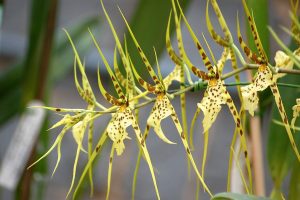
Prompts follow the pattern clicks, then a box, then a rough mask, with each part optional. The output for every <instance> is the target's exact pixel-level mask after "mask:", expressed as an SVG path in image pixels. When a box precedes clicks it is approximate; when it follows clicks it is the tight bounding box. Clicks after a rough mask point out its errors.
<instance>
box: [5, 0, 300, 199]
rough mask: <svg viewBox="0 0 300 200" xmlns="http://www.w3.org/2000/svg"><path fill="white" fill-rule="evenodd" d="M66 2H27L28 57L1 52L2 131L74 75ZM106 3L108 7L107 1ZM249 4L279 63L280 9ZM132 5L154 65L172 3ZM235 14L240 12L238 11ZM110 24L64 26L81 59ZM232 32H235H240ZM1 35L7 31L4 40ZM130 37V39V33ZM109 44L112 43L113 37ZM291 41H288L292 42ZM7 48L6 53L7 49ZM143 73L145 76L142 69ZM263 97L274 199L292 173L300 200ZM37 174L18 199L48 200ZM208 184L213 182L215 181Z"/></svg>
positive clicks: (263, 1) (298, 173)
mask: <svg viewBox="0 0 300 200" xmlns="http://www.w3.org/2000/svg"><path fill="white" fill-rule="evenodd" d="M61 1H62V0H43V1H41V0H29V1H27V2H26V3H27V4H28V5H29V6H28V5H27V7H28V10H29V11H28V13H30V15H29V17H28V19H29V20H28V21H29V22H28V28H27V30H28V34H27V40H26V41H27V45H26V50H25V53H24V56H19V57H17V59H15V58H13V59H10V58H8V60H9V62H6V61H5V60H6V59H7V58H6V57H7V56H6V55H5V53H3V50H2V51H1V55H0V56H1V57H2V59H1V63H0V64H1V66H0V112H1V114H0V125H4V124H6V123H9V122H10V119H12V118H13V117H15V116H16V115H19V114H20V113H22V111H23V110H24V109H25V108H26V105H27V103H28V102H29V101H31V100H33V99H40V100H42V101H43V102H44V103H46V104H47V103H48V102H49V97H51V92H52V89H53V87H54V86H55V84H56V83H57V82H59V81H60V80H63V79H64V78H65V77H66V76H67V75H68V74H70V73H72V70H71V68H72V64H73V58H74V55H73V52H72V49H71V48H70V45H69V42H68V40H67V37H65V35H64V33H63V32H62V31H61V29H60V28H58V25H57V24H58V21H59V17H61V16H60V15H63V14H64V13H60V12H59V11H60V5H61ZM227 1H228V2H229V1H234V2H238V3H239V4H241V2H240V1H237V0H227ZM9 2H10V0H1V1H0V24H1V30H2V25H3V22H2V21H4V22H5V20H6V19H5V18H3V12H4V13H5V10H6V5H7V4H9ZM104 2H105V3H107V4H108V2H107V1H104ZM191 2H193V1H192V0H184V1H181V5H182V7H183V8H187V7H188V5H189V4H190V3H191ZM247 2H248V5H249V8H251V9H252V10H253V14H254V18H255V19H256V23H257V27H258V31H259V33H260V37H261V39H262V41H263V46H264V48H265V50H266V52H267V54H268V55H269V57H270V61H271V62H273V59H272V56H273V55H274V49H277V48H274V46H272V45H271V43H272V42H271V41H273V40H272V38H271V37H270V34H269V32H268V30H267V25H269V24H270V22H272V17H274V11H271V13H273V14H270V12H269V10H270V9H272V8H274V4H272V1H268V0H260V1H257V0H249V1H247ZM274 2H275V1H274ZM276 2H277V4H278V5H281V3H282V2H286V1H284V0H282V1H280V0H277V1H276ZM68 3H70V4H72V1H69V2H68ZM81 3H82V2H81ZM97 3H98V2H97ZM120 3H121V2H120ZM131 3H132V7H133V8H130V9H129V10H132V11H130V16H127V15H126V12H125V16H126V17H128V18H130V23H131V27H132V30H133V32H134V33H135V36H136V38H137V39H138V41H139V42H140V45H141V46H142V48H143V50H144V52H145V53H146V55H148V57H149V58H150V59H149V60H150V61H151V62H152V63H153V62H154V54H153V50H152V49H153V46H155V48H156V50H157V52H158V54H159V55H163V53H164V51H165V30H166V26H167V19H168V16H169V11H170V10H171V2H170V1H161V0H140V1H135V2H133V1H132V2H131ZM110 4H113V5H116V4H117V3H116V2H115V1H112V2H110ZM271 4H272V5H273V7H272V6H271ZM95 5H97V7H98V10H99V11H100V4H99V3H98V4H95ZM285 5H286V4H285ZM128 7H131V6H128ZM121 8H122V6H121ZM287 8H288V7H284V8H281V9H283V10H285V11H284V12H286V11H287V10H286V9H287ZM221 9H222V7H221ZM277 9H278V8H277ZM79 11H80V9H79ZM77 12H78V11H77ZM233 12H236V11H235V10H234V11H233ZM78 13H79V12H78ZM286 13H287V12H286ZM279 14H280V13H279ZM4 16H6V17H10V15H9V14H7V13H6V15H4ZM203 16H204V14H203ZM269 16H270V17H271V19H270V18H269ZM198 17H199V16H198ZM286 17H287V15H286ZM225 19H226V16H225ZM232 23H235V21H234V20H233V22H232ZM104 24H105V21H104V20H103V18H101V17H99V14H98V13H97V15H96V16H92V17H91V16H89V17H85V19H83V20H81V21H75V20H74V21H73V23H71V24H67V25H65V24H64V25H63V26H68V28H67V30H68V31H69V32H70V35H71V37H72V39H73V41H74V42H75V43H76V46H77V49H78V51H79V54H80V55H88V53H89V52H90V51H91V47H92V45H91V40H90V36H89V34H88V31H87V28H88V27H89V28H91V29H92V30H96V31H97V33H95V35H98V34H99V35H101V34H103V33H104V32H103V29H105V28H107V27H106V26H105V25H104ZM271 25H272V24H271ZM116 26H117V25H116ZM202 27H205V26H204V24H202ZM233 27H235V25H233ZM117 29H118V26H117ZM232 30H233V32H235V29H232ZM119 31H120V30H119ZM201 31H203V30H201ZM197 32H198V31H197ZM1 33H2V31H1V32H0V34H1ZM121 33H122V32H121ZM246 33H247V35H248V42H249V45H250V47H252V49H255V48H254V47H255V45H254V43H253V39H252V38H251V37H250V36H249V35H250V34H249V28H248V29H247V31H246ZM125 35H126V37H127V36H128V33H126V34H125ZM1 36H2V35H0V37H1ZM119 36H120V38H122V37H121V34H119ZM107 38H108V40H109V37H107ZM128 38H129V37H128ZM1 40H3V38H1ZM111 40H112V39H111ZM286 41H288V39H287V40H286ZM2 43H3V42H2ZM286 43H287V42H286ZM105 45H106V44H105ZM1 48H3V47H2V46H1ZM290 48H291V49H292V50H293V49H294V48H296V47H295V43H294V42H293V41H291V44H290ZM128 51H129V52H130V54H131V58H132V60H133V63H135V64H136V66H143V65H142V62H141V60H140V57H139V56H138V52H137V51H136V48H135V46H134V44H133V43H132V42H129V43H128ZM108 53H111V52H108ZM87 57H88V56H87ZM3 60H4V61H3ZM11 60H12V61H11ZM88 60H89V59H88V58H87V61H88ZM7 63H8V64H7ZM94 63H95V62H94ZM90 65H92V64H90ZM91 69H92V68H90V69H89V68H88V69H87V70H91ZM94 69H95V68H94ZM93 71H94V70H93ZM140 72H141V73H142V72H143V71H142V69H141V68H140ZM280 81H281V82H284V83H293V84H299V85H300V79H299V77H298V76H293V75H290V76H286V77H285V78H283V79H282V80H280ZM280 92H281V94H282V99H283V102H284V106H285V108H286V111H287V114H288V116H292V110H291V107H292V106H293V105H294V104H295V99H296V98H297V97H299V93H300V91H299V90H297V91H295V90H294V89H286V88H285V89H284V90H280ZM261 96H262V99H263V100H262V101H261V102H260V105H261V107H260V110H261V113H262V114H263V115H261V116H264V117H266V118H268V119H267V120H264V119H263V118H262V120H261V121H262V122H264V124H263V129H264V130H267V128H266V127H268V129H269V131H268V132H263V134H267V135H268V136H267V137H268V141H267V145H266V147H264V150H265V151H267V161H268V164H267V165H268V168H269V174H267V175H269V176H271V178H272V180H273V184H274V185H273V190H272V193H271V195H272V197H273V198H275V199H280V197H281V192H282V191H283V190H282V184H283V182H284V181H285V180H286V179H287V176H288V175H289V174H290V173H292V174H291V177H292V178H290V179H289V183H288V186H287V187H288V188H289V189H285V192H287V193H288V194H289V195H288V196H287V199H291V200H293V199H297V198H298V197H299V196H300V194H299V189H297V188H299V184H300V178H299V177H300V167H299V163H298V162H296V159H295V156H294V154H293V151H292V149H291V147H290V145H289V140H288V137H287V135H286V134H285V130H284V128H283V127H280V126H278V125H274V124H272V122H271V119H273V118H274V119H280V117H279V114H278V112H277V110H276V108H274V109H272V110H270V104H272V101H271V100H270V99H271V98H270V93H269V92H265V93H263V94H261ZM48 119H49V118H47V120H48ZM299 121H300V120H298V122H299ZM298 125H299V123H298ZM47 127H49V124H48V123H47V121H45V125H44V126H43V130H41V133H43V132H45V130H46V129H47ZM1 135H2V134H1V133H0V140H1ZM295 137H296V141H297V144H298V148H300V136H299V135H297V136H295ZM47 141H48V136H47V134H41V137H40V138H39V140H38V141H37V143H36V146H39V147H42V148H36V149H35V150H33V152H32V156H31V160H30V161H29V162H31V161H32V159H35V158H36V156H37V155H39V154H41V153H43V152H45V150H46V149H47V144H48V142H47ZM0 160H1V159H0ZM224 166H225V165H224ZM33 170H34V172H35V173H39V174H40V175H41V176H46V174H47V173H48V170H49V169H48V164H47V162H46V160H44V161H43V162H42V163H41V164H39V165H37V166H36V167H35V168H33ZM32 174H33V171H31V170H29V171H25V172H24V175H23V178H22V180H21V182H20V184H19V187H18V190H17V192H16V195H14V196H15V198H16V199H43V197H44V194H43V191H44V187H45V184H44V183H43V181H40V182H32ZM207 178H208V179H209V177H207ZM35 181H36V180H35ZM31 186H34V187H36V188H37V189H34V190H32V188H31ZM286 190H288V191H286ZM0 191H1V189H0ZM32 191H34V192H32ZM30 192H32V193H31V194H30ZM225 196H226V195H225ZM224 198H225V197H224ZM238 198H240V197H237V199H238ZM215 199H218V198H215Z"/></svg>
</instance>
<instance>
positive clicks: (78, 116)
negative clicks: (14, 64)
mask: <svg viewBox="0 0 300 200" xmlns="http://www.w3.org/2000/svg"><path fill="white" fill-rule="evenodd" d="M65 32H66V35H67V37H68V39H69V41H70V43H71V45H72V48H73V51H74V54H75V60H74V80H75V85H76V88H77V91H78V93H79V95H80V96H81V98H82V99H83V100H84V101H86V102H87V104H88V105H87V109H66V108H53V107H43V108H45V109H48V110H52V111H55V112H57V113H59V114H60V115H62V116H63V118H62V119H61V120H60V121H59V122H57V123H56V124H54V125H53V126H52V127H51V128H50V129H54V128H57V127H59V126H63V129H62V131H61V132H60V133H59V135H58V136H57V138H56V140H55V142H54V143H53V145H52V146H51V147H50V148H49V150H48V151H47V152H46V153H45V154H44V155H43V156H41V157H40V158H39V159H38V160H37V161H35V162H34V163H33V164H32V165H31V166H30V167H32V166H33V165H35V164H36V163H38V162H39V161H40V160H41V159H43V158H45V157H46V156H48V155H49V154H50V153H51V152H52V150H53V149H54V148H55V147H56V146H57V161H56V165H55V167H54V170H53V173H52V176H53V175H54V173H55V171H56V169H57V167H58V165H59V163H60V160H61V142H62V139H63V137H64V136H65V134H66V132H67V131H68V130H70V129H72V135H73V138H74V140H75V142H76V143H77V151H76V156H75V161H74V166H73V176H72V182H71V186H70V189H69V191H68V193H67V196H68V195H69V194H70V192H71V190H72V188H73V185H74V181H75V177H76V171H77V164H78V160H79V155H80V151H83V152H85V153H87V154H88V157H89V159H90V157H91V154H92V148H93V147H92V143H93V129H94V119H95V118H97V117H99V116H100V115H101V114H102V113H101V112H99V111H95V108H96V107H99V108H101V109H106V108H105V107H104V106H102V105H101V104H99V103H98V102H97V101H96V98H95V95H94V93H93V91H92V88H91V86H90V83H89V81H88V78H87V76H86V73H85V69H84V64H83V63H82V62H81V60H80V58H79V55H78V53H77V50H76V48H75V46H74V44H73V41H72V39H71V37H70V35H69V33H68V32H67V31H66V30H65ZM77 65H78V68H79V70H80V73H81V76H82V86H81V85H80V83H79V81H78V78H77V72H76V69H77ZM62 113H74V115H70V114H62ZM50 129H49V130H50ZM86 129H88V151H86V150H84V148H83V145H82V141H83V138H84V134H85V132H86ZM89 181H90V186H91V193H93V179H92V168H89Z"/></svg>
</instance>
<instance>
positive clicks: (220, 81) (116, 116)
mask: <svg viewBox="0 0 300 200" xmlns="http://www.w3.org/2000/svg"><path fill="white" fill-rule="evenodd" d="M242 3H243V6H244V10H245V13H246V16H247V19H248V22H249V25H250V27H251V32H252V35H253V38H254V41H255V44H256V47H257V50H258V53H259V54H258V55H257V54H255V53H254V52H252V50H251V49H250V48H249V47H248V46H247V45H246V43H245V42H244V40H243V37H242V34H241V32H240V26H239V21H238V18H237V36H238V41H239V43H240V46H241V49H242V50H243V52H244V53H245V55H246V57H247V58H248V59H249V60H250V61H252V63H251V64H249V63H246V61H245V60H244V58H243V56H242V55H241V53H240V51H239V49H238V48H237V47H236V46H235V44H234V42H233V37H232V35H231V32H230V30H229V28H228V26H227V24H226V21H225V19H224V18H223V15H222V13H221V11H220V8H219V6H218V4H217V2H216V0H208V1H207V7H206V24H207V28H208V30H209V33H210V35H211V37H212V38H213V40H214V41H215V42H216V43H217V44H218V45H220V46H221V47H222V48H223V53H222V55H221V57H220V59H219V60H218V61H216V60H215V58H214V55H213V53H212V52H211V50H210V47H209V46H208V44H207V43H206V45H207V46H208V48H209V50H210V54H211V57H212V60H210V59H209V57H208V55H207V53H206V52H205V50H204V48H203V46H202V44H201V43H200V41H199V39H198V38H197V36H196V34H195V32H194V31H193V29H192V28H191V26H190V24H189V22H188V20H187V18H186V17H185V15H184V13H183V11H182V8H181V7H180V4H179V2H178V0H172V12H171V13H170V17H169V21H168V26H167V30H166V47H167V51H168V54H169V56H170V58H171V60H172V61H173V62H174V64H175V67H174V69H173V71H172V72H171V73H170V74H169V75H168V76H166V77H165V78H163V77H162V75H161V72H160V66H159V63H158V59H157V55H156V52H155V49H154V53H155V57H156V61H157V62H156V67H157V73H156V72H155V71H154V68H153V66H152V65H151V64H150V62H149V61H148V58H147V56H146V55H145V54H144V52H143V50H142V47H141V46H140V45H139V43H138V41H137V40H136V38H135V36H134V33H133V32H132V30H131V28H130V26H129V24H128V22H127V21H126V19H125V17H124V15H123V14H122V12H121V10H120V13H121V15H122V17H123V19H124V21H125V23H126V26H127V28H128V31H129V33H130V35H131V37H132V39H133V42H134V44H135V46H136V48H137V51H138V53H139V55H140V57H141V59H142V61H143V63H144V65H145V66H144V67H145V69H146V70H147V72H148V73H149V75H150V77H151V79H152V81H153V84H152V83H149V82H148V81H146V80H145V79H144V78H142V76H141V75H140V74H139V73H138V72H137V70H136V68H135V65H134V63H133V62H132V60H131V58H130V54H129V52H128V51H127V48H126V46H125V48H123V46H122V44H121V42H120V40H119V38H118V36H117V34H116V31H115V29H114V26H113V24H112V22H111V20H110V17H109V15H108V14H107V11H106V9H105V7H104V5H103V2H102V0H101V5H102V8H103V11H104V13H105V16H106V19H107V21H108V23H109V25H110V28H111V30H112V33H113V36H114V39H115V42H116V48H115V51H114V66H113V68H112V67H111V66H110V65H109V63H108V61H107V60H106V58H105V56H104V54H103V52H102V49H101V47H100V45H99V43H98V42H97V41H96V39H95V37H94V35H93V34H92V32H91V31H90V34H91V37H92V40H93V42H94V44H95V46H96V48H97V50H98V52H99V55H100V57H101V59H102V60H103V63H104V65H105V67H106V69H107V72H108V74H109V77H110V78H111V80H112V83H113V86H114V88H115V91H116V96H114V95H112V94H110V93H109V92H107V91H106V89H105V88H104V87H103V84H102V81H101V75H100V71H99V70H98V85H99V89H100V92H101V94H102V95H103V97H104V98H105V99H106V100H107V101H108V102H109V103H110V104H112V106H111V107H110V108H106V107H104V106H103V105H101V104H100V103H99V102H97V100H96V98H95V95H94V92H93V90H92V88H91V86H90V83H89V81H88V78H87V76H86V73H85V66H84V63H83V62H82V61H81V59H80V56H79V55H78V53H77V50H76V48H75V45H74V44H73V42H72V39H71V37H70V35H69V34H68V32H67V31H66V34H67V36H68V38H69V40H70V43H71V45H72V48H73V50H74V53H75V61H74V77H75V84H76V87H77V90H78V93H79V95H80V96H81V97H82V98H83V99H84V100H85V101H86V103H87V108H86V109H66V108H53V107H43V108H45V109H48V110H51V111H54V112H57V113H59V114H60V115H62V116H63V118H62V119H61V120H60V121H59V122H57V123H56V124H54V125H53V126H52V127H51V128H50V129H53V128H56V127H59V126H62V127H63V129H62V131H61V132H60V134H59V135H58V136H57V138H56V140H55V142H54V144H53V145H52V147H51V148H50V149H49V150H48V151H47V152H46V153H45V154H44V155H43V156H42V157H41V158H40V159H38V160H37V161H36V162H35V163H33V164H32V165H34V164H36V163H37V162H39V161H40V160H41V159H43V158H45V157H46V156H47V155H48V154H49V153H51V152H52V150H53V149H54V148H57V155H58V157H57V162H56V166H55V168H54V171H53V174H54V172H55V171H56V169H57V166H58V164H59V162H60V159H61V152H60V149H61V142H62V139H63V137H64V135H65V134H66V133H67V131H69V130H72V134H73V137H74V140H75V142H76V143H77V145H78V147H77V151H76V156H75V162H74V167H73V178H72V182H71V186H70V189H69V192H68V194H67V195H69V194H70V193H71V192H72V191H73V187H74V183H75V177H76V173H77V164H78V160H79V156H80V153H81V152H85V153H87V154H88V162H87V164H86V166H85V168H84V170H83V172H82V174H81V176H80V178H79V181H78V184H77V186H76V189H75V191H74V193H73V196H74V197H75V196H76V194H77V192H78V189H79V187H80V185H81V184H82V182H83V180H84V178H85V177H86V176H87V174H88V177H89V181H90V185H91V192H93V187H94V186H93V177H92V174H93V171H92V170H93V167H92V166H93V162H94V161H95V158H96V157H97V156H98V155H99V154H100V152H101V149H102V147H103V145H104V143H105V142H106V141H107V140H111V141H112V147H111V152H110V158H109V167H108V181H107V185H108V186H107V196H106V198H107V199H108V198H109V191H110V184H111V173H112V164H113V159H114V154H115V152H116V154H117V155H118V156H120V155H122V153H123V152H124V150H125V145H124V140H125V139H130V138H131V137H130V136H129V134H128V133H127V131H126V129H127V128H128V127H130V126H131V127H132V128H133V130H134V132H135V136H136V138H137V141H138V144H139V148H140V153H139V155H138V156H139V158H138V163H137V168H138V166H139V162H140V158H141V156H142V155H143V158H144V159H145V160H146V162H147V164H148V166H149V170H150V173H151V176H152V180H153V184H154V188H155V192H156V196H157V199H160V195H159V190H158V186H157V183H156V176H155V173H154V169H153V165H152V162H151V158H150V155H149V152H148V148H147V145H146V138H147V136H148V133H149V131H150V128H151V127H152V128H153V129H154V132H155V133H156V134H157V136H158V137H159V138H160V139H162V140H163V141H164V142H166V143H168V144H174V143H175V142H173V141H170V140H169V139H168V138H167V137H166V135H165V134H164V132H163V130H162V128H161V121H162V120H163V119H165V118H167V117H171V119H172V120H173V122H174V125H175V127H176V129H177V132H178V134H179V136H180V138H181V142H182V144H183V146H184V148H185V150H186V155H187V158H188V163H189V165H190V164H191V166H192V168H193V170H194V171H195V173H196V175H197V177H198V179H199V181H200V182H201V184H202V186H203V188H204V189H205V191H206V192H207V193H208V194H209V195H210V196H212V195H213V194H212V193H211V191H210V189H209V187H208V186H207V185H206V183H205V182H204V169H205V158H206V152H207V149H206V148H207V140H205V141H206V144H205V145H204V148H205V149H204V155H203V162H202V171H201V173H200V172H199V171H198V168H197V166H196V164H195V161H194V158H193V155H192V149H193V141H192V138H193V126H194V124H195V121H196V119H197V116H198V115H199V114H200V113H201V111H202V113H203V115H204V118H203V121H202V124H203V132H204V135H205V137H206V139H207V137H208V131H209V129H210V127H211V126H212V124H213V123H214V121H215V120H216V118H217V115H218V113H219V112H220V110H221V108H222V105H223V104H226V105H227V106H228V108H229V110H230V113H231V115H232V117H233V120H234V122H235V128H236V129H235V133H234V136H233V137H234V138H236V137H237V135H239V136H240V141H241V150H242V152H243V155H244V158H245V161H246V168H247V180H248V181H246V180H245V179H244V178H243V181H244V187H245V190H246V191H247V192H248V193H252V177H251V166H250V159H249V153H248V148H247V141H246V136H245V132H244V130H243V127H244V124H243V119H242V116H241V113H242V110H248V111H249V113H250V115H252V116H253V115H254V112H255V110H256V109H257V107H258V101H259V98H258V92H260V91H263V90H265V89H266V88H268V87H269V88H270V89H271V91H272V93H273V95H274V99H275V102H276V105H277V107H278V111H279V112H280V115H281V118H282V122H283V124H284V126H285V129H286V132H287V134H288V137H289V139H290V142H291V145H292V148H293V150H294V152H295V154H296V156H297V158H298V160H299V161H300V154H299V151H298V149H297V147H296V145H295V141H294V139H293V134H292V132H291V128H290V125H289V120H288V117H287V115H286V112H285V108H284V105H283V102H282V100H281V97H280V94H279V90H278V87H277V83H276V82H277V79H278V78H280V77H282V76H283V75H285V74H284V73H281V72H284V70H285V69H286V70H292V68H293V66H294V65H296V66H298V67H300V65H299V62H300V60H299V56H300V49H297V50H296V51H295V52H290V53H291V54H292V55H290V54H288V55H286V54H285V53H284V52H282V51H278V52H277V54H276V56H275V62H276V66H272V65H271V64H270V63H269V61H268V58H267V56H266V53H265V52H264V49H263V47H262V44H261V41H260V38H259V35H258V32H257V29H256V25H255V22H254V19H253V16H252V15H251V14H250V11H249V9H248V7H247V5H246V2H245V0H242ZM209 5H211V6H212V8H213V10H214V12H215V14H216V16H217V19H218V22H219V24H220V26H221V29H222V31H223V33H224V36H222V35H220V34H218V33H217V32H216V31H215V29H214V27H213V25H212V23H211V20H210V17H209ZM293 5H294V7H296V4H293ZM296 10H297V9H296ZM172 18H174V21H175V26H176V36H177V46H178V51H179V55H178V54H177V53H176V51H175V50H174V48H173V47H172V45H171V40H170V24H171V20H172ZM181 20H183V22H184V24H185V25H186V27H187V28H188V31H189V33H190V35H191V37H192V39H193V41H194V44H195V47H196V48H197V50H198V52H199V55H200V57H201V58H202V61H203V63H204V66H205V68H206V70H207V71H206V72H205V71H202V70H200V69H199V68H198V67H196V66H195V65H194V64H193V63H192V62H191V61H190V60H189V58H188V55H187V54H186V52H185V49H184V44H183V40H182V33H181ZM299 30H300V26H299V23H298V21H296V22H295V23H294V24H293V28H292V31H291V32H290V34H291V35H292V36H294V37H295V38H297V39H298V40H299V35H298V34H299V33H300V31H299ZM204 40H205V41H206V39H205V37H204ZM125 43H126V42H125ZM118 55H119V57H120V59H121V61H122V64H123V66H124V69H125V74H122V73H121V71H120V68H119V66H118ZM238 59H239V60H240V62H241V64H242V68H241V67H238ZM227 61H230V65H231V66H232V68H233V71H232V72H231V73H229V74H223V69H224V66H225V64H226V62H227ZM77 69H79V71H80V74H81V81H79V80H78V78H77ZM241 69H252V70H253V69H257V72H256V74H255V76H254V79H253V81H252V82H251V83H250V84H249V85H246V86H240V85H237V90H238V94H239V97H240V100H241V103H242V105H241V109H240V111H238V110H237V108H236V106H235V104H234V102H233V100H232V97H231V95H230V94H229V92H228V90H227V88H226V84H225V82H224V80H225V79H226V78H228V77H230V76H235V80H236V82H237V83H239V82H240V78H239V73H240V72H241V71H242V70H241ZM190 71H191V72H192V73H193V74H194V75H195V76H197V77H198V78H199V81H198V82H196V83H194V82H192V80H191V77H190ZM173 81H177V82H179V83H180V88H179V89H178V90H177V91H176V92H172V93H171V92H169V91H168V88H169V86H170V85H171V84H172V83H173ZM199 85H201V87H202V88H205V94H204V97H203V99H202V100H201V101H200V102H199V103H198V104H197V110H196V113H195V115H194V118H193V120H192V124H191V128H190V130H191V131H190V135H189V134H188V129H187V125H186V123H187V122H186V110H185V106H186V98H185V92H187V91H190V90H191V89H194V90H195V88H196V87H199ZM140 87H141V88H143V89H144V91H142V90H141V89H140ZM148 94H153V95H155V97H154V98H153V97H151V96H148ZM177 95H179V96H180V100H181V108H182V110H181V116H182V119H181V120H182V123H181V121H180V119H179V118H178V116H177V114H176V111H175V109H174V107H173V105H172V103H171V100H172V99H173V98H174V97H175V96H177ZM141 99H144V101H143V102H141ZM151 102H154V105H153V108H152V110H151V113H150V115H149V117H148V120H147V125H146V128H145V131H144V134H143V133H142V131H141V129H140V126H139V124H138V109H139V108H140V107H142V106H145V105H148V104H150V103H151ZM293 111H294V114H293V119H292V122H291V124H292V127H294V123H295V121H296V118H297V117H298V116H299V114H300V99H297V105H295V106H294V107H293ZM70 113H72V114H70ZM104 114H111V116H112V117H111V120H110V122H109V123H108V125H107V127H106V129H105V132H104V133H103V134H102V135H101V137H100V139H99V140H98V142H97V144H96V146H93V140H94V139H93V134H94V128H93V127H94V120H95V119H97V118H98V117H100V116H102V115H104ZM181 124H183V126H182V125H181ZM86 132H87V135H88V136H87V137H88V149H87V150H85V148H84V147H83V146H84V145H83V144H82V143H83V138H84V137H85V135H86ZM188 136H189V137H190V142H188ZM234 140H235V139H234ZM190 146H191V147H192V148H190ZM233 153H234V152H233V151H231V153H230V157H232V156H233ZM136 171H137V170H136ZM136 175H137V174H135V178H136ZM135 183H136V179H135V181H134V185H133V191H134V190H135ZM228 184H229V185H230V182H228ZM133 195H134V192H133Z"/></svg>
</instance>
